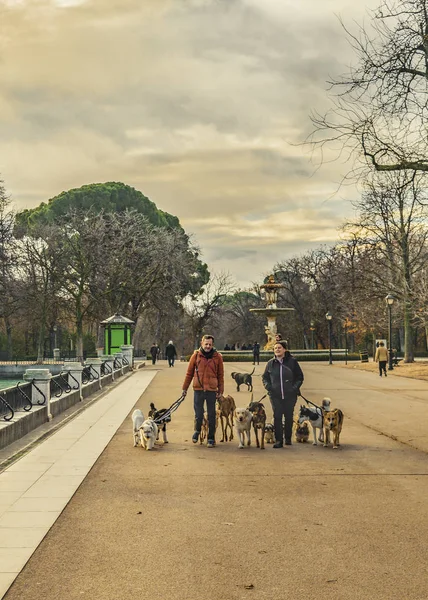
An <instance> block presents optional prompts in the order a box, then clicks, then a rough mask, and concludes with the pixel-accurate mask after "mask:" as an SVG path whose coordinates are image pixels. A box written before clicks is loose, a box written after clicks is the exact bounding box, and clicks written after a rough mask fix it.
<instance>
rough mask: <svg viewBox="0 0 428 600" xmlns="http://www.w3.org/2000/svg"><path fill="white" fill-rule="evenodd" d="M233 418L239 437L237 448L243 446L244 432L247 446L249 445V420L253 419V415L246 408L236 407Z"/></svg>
mask: <svg viewBox="0 0 428 600" xmlns="http://www.w3.org/2000/svg"><path fill="white" fill-rule="evenodd" d="M235 419H236V421H235V427H236V431H237V432H238V438H239V446H238V448H243V447H244V443H245V435H244V434H247V446H251V421H252V420H253V415H252V414H251V413H250V411H249V410H248V408H237V409H235Z"/></svg>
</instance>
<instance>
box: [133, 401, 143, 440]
mask: <svg viewBox="0 0 428 600" xmlns="http://www.w3.org/2000/svg"><path fill="white" fill-rule="evenodd" d="M143 423H144V415H143V413H142V412H141V410H140V409H139V408H136V409H135V410H134V412H133V413H132V431H133V438H134V448H135V447H136V446H139V445H140V443H141V440H140V427H141V425H142V424H143Z"/></svg>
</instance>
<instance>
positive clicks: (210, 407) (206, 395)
mask: <svg viewBox="0 0 428 600" xmlns="http://www.w3.org/2000/svg"><path fill="white" fill-rule="evenodd" d="M205 401H206V403H207V413H208V439H209V440H214V439H215V402H216V392H204V390H195V391H194V396H193V407H194V409H195V431H198V432H200V431H201V428H202V420H203V418H204V402H205Z"/></svg>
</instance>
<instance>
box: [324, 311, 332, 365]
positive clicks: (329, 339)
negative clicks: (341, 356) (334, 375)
mask: <svg viewBox="0 0 428 600" xmlns="http://www.w3.org/2000/svg"><path fill="white" fill-rule="evenodd" d="M325 318H326V319H327V323H328V364H329V365H332V364H333V357H332V354H331V320H332V318H333V315H332V314H331V312H328V313H326V315H325Z"/></svg>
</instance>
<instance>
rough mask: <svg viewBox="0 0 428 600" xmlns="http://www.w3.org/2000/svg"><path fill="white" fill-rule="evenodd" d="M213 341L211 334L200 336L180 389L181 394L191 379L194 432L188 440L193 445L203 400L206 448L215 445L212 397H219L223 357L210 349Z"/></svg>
mask: <svg viewBox="0 0 428 600" xmlns="http://www.w3.org/2000/svg"><path fill="white" fill-rule="evenodd" d="M213 344H214V337H213V336H212V335H204V336H203V337H202V340H201V347H200V348H199V350H195V352H194V353H193V355H192V357H191V359H190V361H189V366H188V367H187V372H186V377H185V378H184V383H183V392H182V395H183V397H184V396H185V395H186V394H187V390H188V388H189V386H190V384H191V383H192V381H193V390H194V398H193V405H194V409H195V432H194V434H193V436H192V442H193V443H194V444H197V443H198V440H199V436H200V433H201V427H202V421H203V418H204V404H205V402H206V405H207V415H208V441H207V447H208V448H214V446H215V425H216V399H217V398H219V397H220V396H222V395H223V392H224V368H223V358H222V356H221V354H220V353H219V352H217V350H216V349H215V348H214V345H213Z"/></svg>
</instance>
